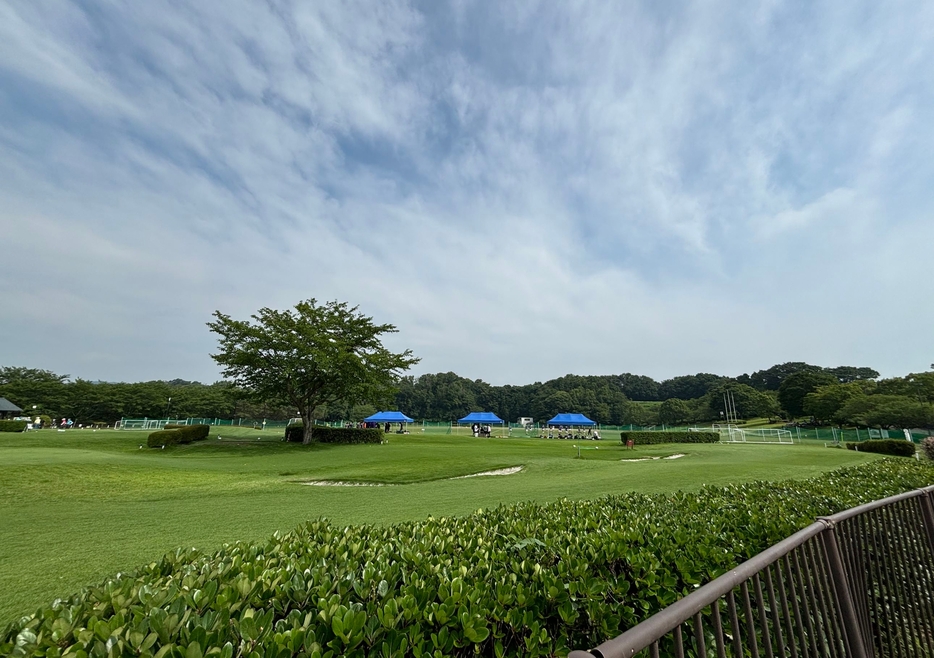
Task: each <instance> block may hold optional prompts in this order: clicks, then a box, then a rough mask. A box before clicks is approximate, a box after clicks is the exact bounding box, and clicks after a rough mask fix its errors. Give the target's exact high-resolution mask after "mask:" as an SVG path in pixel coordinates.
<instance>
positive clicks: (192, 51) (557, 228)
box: [0, 0, 934, 384]
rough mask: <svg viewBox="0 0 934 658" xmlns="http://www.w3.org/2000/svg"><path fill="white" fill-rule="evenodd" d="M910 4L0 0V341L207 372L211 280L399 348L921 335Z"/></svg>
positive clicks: (898, 347)
mask: <svg viewBox="0 0 934 658" xmlns="http://www.w3.org/2000/svg"><path fill="white" fill-rule="evenodd" d="M932 155H934V3H931V2H928V1H926V0H917V1H913V2H912V1H906V2H901V1H898V0H895V1H893V2H891V3H878V2H869V1H863V0H847V1H846V2H844V1H837V2H820V1H817V2H775V1H764V2H749V1H746V0H737V1H721V0H711V1H709V2H703V3H675V2H666V1H657V0H656V1H652V0H647V1H644V2H626V3H607V2H596V1H595V2H587V1H569V2H550V1H542V2H534V1H529V2H495V3H494V2H472V1H470V0H452V1H450V2H434V1H426V2H404V1H401V0H386V1H384V2H379V3H373V2H356V1H354V0H347V1H345V2H336V1H335V2H303V1H300V0H290V1H281V2H280V1H276V0H267V1H266V2H261V1H259V0H197V1H191V2H188V1H185V0H173V1H164V0H148V1H147V2H118V1H110V0H93V1H91V0H87V1H85V0H72V1H70V2H65V1H61V0H43V1H42V2H34V1H33V0H7V1H5V2H2V3H0V252H2V256H0V365H16V366H28V367H35V368H46V369H50V370H53V371H55V372H58V373H61V374H70V375H72V376H74V377H83V378H86V379H92V380H97V379H100V380H108V381H140V380H149V379H173V378H183V379H191V380H200V381H206V382H209V381H214V380H216V379H218V378H219V370H218V368H217V366H216V365H215V364H214V362H213V361H212V359H211V358H210V353H211V352H212V351H213V350H214V349H215V347H216V345H217V341H216V337H215V336H213V335H212V334H211V333H210V331H209V330H208V329H207V327H206V326H205V323H206V322H207V321H209V320H210V319H211V314H212V313H213V312H214V311H215V310H220V311H222V312H224V313H226V314H229V315H231V316H233V317H235V318H240V319H246V318H247V317H248V316H249V315H250V314H251V313H254V312H255V311H256V310H257V309H259V308H262V307H271V308H279V309H284V308H288V307H291V306H293V305H294V304H295V303H296V302H298V301H299V300H302V299H307V298H312V297H313V298H316V299H318V300H320V301H325V300H331V299H338V300H342V301H347V302H350V303H351V304H354V305H359V307H360V309H361V310H362V311H363V312H364V313H366V314H367V315H371V316H373V317H374V319H375V320H377V321H379V322H389V323H392V324H394V325H396V326H397V327H398V333H396V334H393V335H391V336H390V337H388V338H387V340H386V344H387V345H388V346H390V347H392V348H393V349H404V348H410V349H412V350H413V352H414V353H415V355H416V356H418V357H420V358H421V362H420V363H419V364H418V366H416V368H415V369H414V370H413V373H414V374H420V373H425V372H439V371H445V372H446V371H454V372H457V373H458V374H460V375H463V376H466V377H470V378H472V379H475V378H482V379H484V380H485V381H488V382H491V383H494V384H505V383H512V384H523V383H529V382H533V381H543V380H546V379H550V378H553V377H556V376H560V375H563V374H566V373H575V374H610V373H621V372H633V373H639V374H646V375H650V376H653V377H655V378H656V379H663V378H667V377H671V376H675V375H680V374H688V373H695V372H702V371H703V372H715V373H718V374H724V375H734V376H735V375H739V374H741V373H743V372H752V371H754V370H757V369H762V368H767V367H769V366H771V365H772V364H775V363H781V362H784V361H807V362H810V363H815V364H819V365H825V366H836V365H856V366H870V367H874V368H875V369H877V370H879V371H880V372H881V373H882V374H883V375H884V376H893V375H901V374H905V373H907V372H918V371H924V370H927V369H928V368H929V366H930V364H931V363H932V361H934V260H932V252H934V203H932V202H934V157H932Z"/></svg>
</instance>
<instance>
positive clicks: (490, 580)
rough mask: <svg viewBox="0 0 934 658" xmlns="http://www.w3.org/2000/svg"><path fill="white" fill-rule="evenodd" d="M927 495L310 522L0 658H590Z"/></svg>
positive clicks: (23, 632)
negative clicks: (712, 589) (849, 525)
mask: <svg viewBox="0 0 934 658" xmlns="http://www.w3.org/2000/svg"><path fill="white" fill-rule="evenodd" d="M932 482H934V467H932V466H931V465H930V464H928V463H927V462H916V461H908V460H893V459H883V460H879V461H875V462H872V463H869V464H864V465H861V466H857V467H851V468H845V469H841V470H837V471H834V472H831V473H827V474H824V475H822V476H820V477H818V478H815V479H812V480H805V481H789V482H782V483H745V484H737V485H732V486H728V487H705V488H703V489H701V490H700V491H697V492H690V493H677V494H671V495H651V496H649V495H642V494H634V493H630V494H624V495H619V496H610V497H605V498H601V499H598V500H593V501H567V500H563V501H558V502H555V503H550V504H546V505H535V504H532V503H523V504H519V505H510V506H500V507H497V508H496V509H492V510H480V511H478V512H476V513H474V514H471V515H469V516H466V517H461V518H429V519H428V520H426V521H420V522H410V523H401V524H398V525H394V526H391V527H383V526H366V525H362V526H352V527H340V526H334V525H331V524H330V523H328V522H327V521H323V520H319V521H314V522H309V523H306V524H304V525H302V526H300V527H299V528H298V529H296V530H295V531H293V532H290V533H287V534H279V533H276V534H274V535H273V536H272V537H271V538H270V539H269V540H268V541H266V542H264V543H248V542H239V543H236V544H231V545H227V546H225V547H224V548H223V549H221V550H219V551H217V552H216V553H214V554H213V555H205V554H201V553H198V552H197V551H194V550H179V551H177V552H175V553H172V554H169V555H166V556H165V557H163V558H162V559H161V560H159V561H157V562H153V563H152V564H149V565H148V566H145V567H143V568H141V569H139V570H138V571H136V572H134V573H130V574H118V575H116V576H114V577H113V578H111V579H108V580H106V581H104V582H103V583H101V584H99V585H97V586H94V587H89V588H87V589H85V590H82V591H81V592H80V593H78V594H76V595H75V596H72V597H71V598H69V599H65V600H61V601H56V602H55V603H53V604H52V605H49V606H45V607H43V608H40V609H39V610H38V611H36V612H35V613H34V614H32V615H29V616H27V617H23V618H21V619H20V620H19V621H17V622H16V623H15V624H13V625H12V626H11V627H10V628H9V629H8V630H6V631H5V632H3V633H0V655H24V656H27V655H29V656H39V655H41V656H69V655H72V656H79V655H86V656H108V655H114V656H117V655H119V656H130V655H133V656H147V657H150V658H151V657H152V656H156V655H158V656H159V658H181V657H187V656H209V655H214V656H221V657H226V658H231V657H232V656H276V657H278V656H296V655H297V656H309V657H312V656H315V657H318V658H325V657H336V656H365V655H380V656H410V655H411V656H428V655H434V654H435V652H438V653H439V654H443V655H447V656H474V655H479V656H520V655H521V656H554V655H563V654H566V653H567V651H568V649H569V648H574V647H585V646H594V645H596V644H598V643H600V642H602V641H603V640H605V639H606V638H608V637H613V636H615V635H616V634H618V633H620V632H622V631H623V630H625V629H626V628H630V627H632V626H633V625H634V624H636V623H637V622H639V621H641V620H643V619H646V618H647V617H649V616H650V615H652V614H653V613H655V612H657V611H658V610H659V609H661V608H663V607H665V606H667V605H669V604H671V603H673V602H674V601H675V600H676V599H677V598H679V597H680V596H683V595H685V594H687V593H689V592H692V591H694V590H695V588H696V586H697V585H698V584H700V583H703V582H707V581H709V580H711V579H713V578H715V577H717V576H719V575H720V574H722V573H724V572H726V571H728V570H729V569H731V568H732V567H734V566H735V565H736V564H738V563H740V562H742V561H743V560H746V559H748V558H750V557H751V556H753V555H754V554H756V553H758V552H760V551H762V550H763V549H765V548H766V547H768V546H770V545H772V544H774V543H775V542H777V541H779V540H781V539H782V538H784V537H786V536H788V535H789V534H791V533H793V532H795V531H796V530H798V529H800V528H801V527H803V526H805V525H807V524H808V523H811V522H812V521H813V520H814V518H815V517H817V516H821V515H826V514H832V513H834V512H838V511H841V510H843V509H847V508H849V507H853V506H855V505H859V504H862V503H865V502H868V501H871V500H875V499H879V498H884V497H886V496H889V495H892V494H896V493H899V492H902V491H906V490H909V489H914V488H917V487H920V486H924V485H926V484H930V483H932Z"/></svg>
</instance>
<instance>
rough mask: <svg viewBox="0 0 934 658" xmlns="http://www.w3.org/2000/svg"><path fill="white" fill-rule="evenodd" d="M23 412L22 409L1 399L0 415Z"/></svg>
mask: <svg viewBox="0 0 934 658" xmlns="http://www.w3.org/2000/svg"><path fill="white" fill-rule="evenodd" d="M21 411H22V409H20V408H19V407H17V406H16V405H15V404H13V403H12V402H10V401H9V400H7V399H6V398H0V413H19V412H21Z"/></svg>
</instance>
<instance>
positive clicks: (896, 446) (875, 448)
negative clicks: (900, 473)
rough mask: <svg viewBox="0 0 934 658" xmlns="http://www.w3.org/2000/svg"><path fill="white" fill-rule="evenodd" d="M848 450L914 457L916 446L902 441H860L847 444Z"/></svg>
mask: <svg viewBox="0 0 934 658" xmlns="http://www.w3.org/2000/svg"><path fill="white" fill-rule="evenodd" d="M846 448H847V450H859V451H860V452H875V453H878V454H880V455H895V456H896V457H914V456H915V444H914V443H911V442H910V441H902V440H901V439H879V440H874V441H860V442H859V443H847V444H846Z"/></svg>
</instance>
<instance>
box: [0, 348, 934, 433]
mask: <svg viewBox="0 0 934 658" xmlns="http://www.w3.org/2000/svg"><path fill="white" fill-rule="evenodd" d="M727 392H729V393H730V394H731V395H732V398H733V400H734V401H735V407H736V411H737V413H738V415H739V417H740V418H753V417H766V418H773V419H776V420H777V419H780V418H784V419H802V418H803V419H810V420H812V421H813V422H818V423H822V424H829V423H833V424H838V425H843V424H846V425H861V426H870V427H909V426H910V427H934V372H926V373H912V374H909V375H907V376H905V377H895V378H891V379H879V373H878V372H876V371H875V370H873V369H871V368H865V367H852V366H840V367H836V368H823V367H820V366H815V365H811V364H807V363H802V362H789V363H782V364H779V365H775V366H772V367H771V368H768V369H766V370H759V371H756V372H753V373H751V374H744V375H741V376H739V377H724V376H720V375H715V374H711V373H698V374H695V375H683V376H679V377H673V378H671V379H666V380H664V381H660V382H659V381H656V380H654V379H652V378H651V377H647V376H645V375H634V374H630V373H624V374H621V375H595V376H579V375H565V376H564V377H559V378H557V379H552V380H550V381H547V382H544V383H542V382H535V383H534V384H525V385H521V386H512V385H505V386H493V385H492V384H488V383H486V382H484V381H482V380H479V379H478V380H471V379H466V378H464V377H460V376H458V375H456V374H455V373H453V372H448V373H435V374H426V375H420V376H417V377H403V378H402V379H401V380H400V381H399V385H398V392H397V394H396V396H395V400H384V401H382V403H381V404H380V405H379V406H381V407H383V408H388V407H395V408H397V409H400V410H402V411H404V412H406V413H407V414H409V415H410V416H412V417H413V418H416V419H418V420H427V421H441V422H450V421H452V420H456V419H458V418H461V417H462V416H464V415H466V414H467V413H469V412H471V411H480V410H483V411H492V412H494V413H496V414H497V415H498V416H500V417H501V418H503V419H505V420H508V421H510V422H516V420H517V419H518V418H520V417H532V418H534V419H536V420H539V421H541V420H545V419H547V418H551V417H552V416H553V415H555V414H557V413H562V412H579V413H583V414H585V415H587V416H589V417H590V418H592V419H593V420H595V421H597V422H598V423H601V424H609V425H628V424H635V425H656V424H661V423H665V424H669V425H677V424H683V423H701V422H710V421H714V420H719V419H720V418H721V412H722V411H723V409H724V405H723V397H724V394H725V393H727ZM0 396H2V397H6V398H8V399H9V400H11V401H12V402H14V403H16V404H18V405H19V406H20V407H22V408H23V409H25V410H26V412H27V413H32V414H34V415H35V414H39V413H42V414H44V415H48V416H51V417H56V418H58V417H68V418H72V419H75V422H85V423H88V422H102V423H108V424H110V423H113V422H114V421H116V420H119V419H120V418H121V417H127V418H143V417H148V418H165V417H169V416H170V417H179V418H184V417H208V418H215V417H216V418H249V419H260V418H267V419H285V418H289V417H291V416H293V415H294V410H292V409H289V408H287V407H283V406H281V405H277V404H275V403H268V402H264V401H262V400H259V401H258V400H255V399H252V398H251V396H250V395H249V393H248V392H247V391H244V390H241V389H238V388H236V387H234V386H231V385H230V384H228V383H226V382H216V383H213V384H201V383H199V382H189V381H184V380H180V379H177V380H172V381H150V382H139V383H131V384H130V383H109V382H91V381H87V380H82V379H75V380H71V379H69V377H68V376H67V375H57V374H55V373H52V372H49V371H47V370H36V369H31V368H17V367H0ZM34 405H35V410H34V409H33V406H34ZM375 410H376V408H375V407H374V406H372V405H350V404H345V405H341V404H338V405H332V406H331V407H330V408H323V409H320V410H319V412H318V414H319V416H320V417H321V418H323V419H326V420H358V419H360V418H363V417H364V416H366V415H368V414H369V413H372V412H373V411H375Z"/></svg>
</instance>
